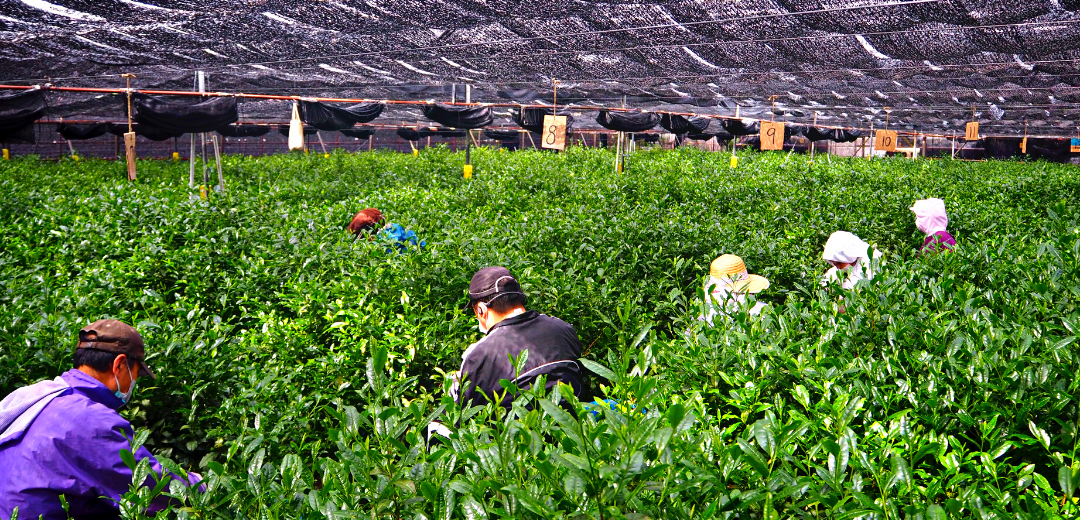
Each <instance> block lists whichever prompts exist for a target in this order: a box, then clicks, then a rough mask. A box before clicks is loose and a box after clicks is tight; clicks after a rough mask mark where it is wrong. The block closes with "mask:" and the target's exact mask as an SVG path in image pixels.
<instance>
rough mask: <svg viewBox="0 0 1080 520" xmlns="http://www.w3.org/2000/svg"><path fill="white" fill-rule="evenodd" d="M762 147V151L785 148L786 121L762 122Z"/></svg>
mask: <svg viewBox="0 0 1080 520" xmlns="http://www.w3.org/2000/svg"><path fill="white" fill-rule="evenodd" d="M761 149H762V151H764V150H783V149H784V123H777V122H775V121H762V122H761Z"/></svg>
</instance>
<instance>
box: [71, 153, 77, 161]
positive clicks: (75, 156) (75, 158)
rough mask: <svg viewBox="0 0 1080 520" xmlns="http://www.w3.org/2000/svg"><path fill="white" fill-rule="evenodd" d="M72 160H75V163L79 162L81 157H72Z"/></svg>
mask: <svg viewBox="0 0 1080 520" xmlns="http://www.w3.org/2000/svg"><path fill="white" fill-rule="evenodd" d="M71 158H72V159H74V160H75V162H79V156H78V155H72V156H71Z"/></svg>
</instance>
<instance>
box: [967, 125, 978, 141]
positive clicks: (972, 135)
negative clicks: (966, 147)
mask: <svg viewBox="0 0 1080 520" xmlns="http://www.w3.org/2000/svg"><path fill="white" fill-rule="evenodd" d="M964 140H965V141H978V140H979V123H977V122H975V121H972V122H970V123H968V124H967V126H965V127H964Z"/></svg>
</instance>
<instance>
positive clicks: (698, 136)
mask: <svg viewBox="0 0 1080 520" xmlns="http://www.w3.org/2000/svg"><path fill="white" fill-rule="evenodd" d="M713 137H715V138H716V140H717V141H720V142H723V141H730V140H731V139H732V138H734V137H735V136H733V135H731V134H729V133H727V132H717V133H695V132H690V133H688V134H686V138H687V139H690V140H691V141H708V140H709V139H712V138H713Z"/></svg>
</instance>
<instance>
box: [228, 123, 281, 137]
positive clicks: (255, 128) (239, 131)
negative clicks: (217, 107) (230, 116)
mask: <svg viewBox="0 0 1080 520" xmlns="http://www.w3.org/2000/svg"><path fill="white" fill-rule="evenodd" d="M215 131H216V132H217V133H219V134H221V135H222V136H223V137H259V136H261V135H266V134H268V133H270V127H269V126H266V125H225V126H220V127H218V128H217V130H215Z"/></svg>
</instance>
